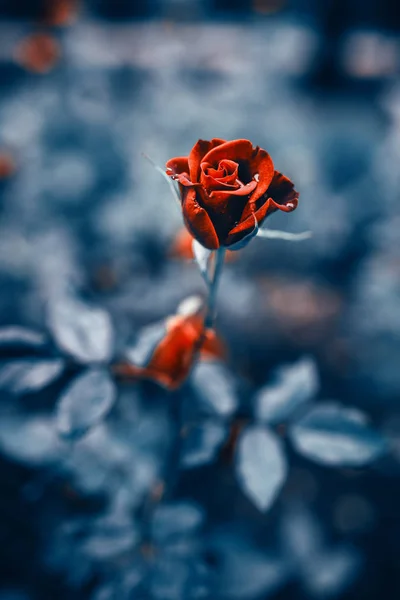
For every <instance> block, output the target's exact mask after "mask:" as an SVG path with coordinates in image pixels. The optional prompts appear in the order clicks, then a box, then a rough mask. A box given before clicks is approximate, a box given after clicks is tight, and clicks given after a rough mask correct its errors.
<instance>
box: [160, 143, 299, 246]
mask: <svg viewBox="0 0 400 600" xmlns="http://www.w3.org/2000/svg"><path fill="white" fill-rule="evenodd" d="M166 172H167V175H169V176H170V177H172V178H173V179H175V180H177V181H178V183H179V190H180V196H181V202H182V212H183V218H184V221H185V224H186V227H187V228H188V230H189V232H190V233H191V234H192V235H193V237H195V238H196V239H197V240H198V241H199V242H200V243H201V244H202V245H203V246H204V247H205V248H208V249H210V250H217V249H218V248H220V247H221V246H226V247H230V248H231V249H232V250H233V249H238V248H239V247H242V246H243V245H245V244H246V243H247V242H248V241H250V239H251V237H252V235H254V234H256V233H257V227H258V225H261V223H262V222H263V221H264V219H265V218H266V217H267V216H268V215H270V214H271V213H273V212H275V211H276V210H283V211H285V212H291V211H292V210H294V209H295V208H296V207H297V203H298V197H299V194H298V192H296V191H295V189H294V185H293V183H292V182H291V181H290V179H288V178H287V177H285V176H284V175H282V173H279V172H278V171H275V170H274V164H273V162H272V159H271V157H270V155H269V154H268V152H266V150H263V149H262V148H259V147H258V146H257V147H255V148H254V147H253V145H252V143H251V142H249V140H232V141H230V142H226V141H225V140H221V139H218V138H215V139H212V140H211V141H210V142H208V141H205V140H199V141H198V142H197V143H196V144H195V145H194V146H193V148H192V150H191V152H190V154H189V156H184V157H183V156H182V157H177V158H171V159H170V160H169V161H168V162H167V164H166Z"/></svg>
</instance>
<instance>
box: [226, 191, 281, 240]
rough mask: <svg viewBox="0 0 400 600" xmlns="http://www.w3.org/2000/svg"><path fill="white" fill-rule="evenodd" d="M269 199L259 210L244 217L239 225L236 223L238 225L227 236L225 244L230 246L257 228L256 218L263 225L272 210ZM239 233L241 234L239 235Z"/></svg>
mask: <svg viewBox="0 0 400 600" xmlns="http://www.w3.org/2000/svg"><path fill="white" fill-rule="evenodd" d="M269 200H270V199H269ZM269 200H267V201H266V202H264V204H263V205H262V206H260V208H259V209H258V210H256V211H255V212H252V213H250V215H249V216H248V217H246V218H244V219H243V220H242V221H240V223H238V225H236V227H234V228H233V229H231V231H230V232H229V234H228V236H227V238H226V239H225V240H224V246H230V245H231V244H233V243H235V242H237V241H238V240H240V239H241V238H242V237H244V236H246V235H248V234H249V233H250V232H251V231H253V230H254V229H255V222H254V219H256V222H257V224H258V225H261V223H262V222H263V221H264V219H265V217H266V216H267V214H268V212H269V210H270V201H269ZM238 234H241V235H240V236H239V237H238Z"/></svg>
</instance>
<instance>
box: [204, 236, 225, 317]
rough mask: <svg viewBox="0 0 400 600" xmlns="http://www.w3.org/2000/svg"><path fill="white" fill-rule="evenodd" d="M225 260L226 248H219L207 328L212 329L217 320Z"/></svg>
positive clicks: (209, 295) (209, 297) (216, 256)
mask: <svg viewBox="0 0 400 600" xmlns="http://www.w3.org/2000/svg"><path fill="white" fill-rule="evenodd" d="M224 260H225V248H219V249H218V250H217V251H216V253H215V269H214V277H213V279H212V282H211V285H210V291H209V294H208V302H207V316H206V327H212V326H213V324H214V319H215V303H216V299H217V289H218V282H219V279H220V277H221V273H222V267H223V266H224Z"/></svg>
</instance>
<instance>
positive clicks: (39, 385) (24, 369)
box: [0, 358, 65, 394]
mask: <svg viewBox="0 0 400 600" xmlns="http://www.w3.org/2000/svg"><path fill="white" fill-rule="evenodd" d="M64 367H65V363H64V360H62V359H58V358H55V359H49V360H44V359H36V358H30V359H19V360H13V361H9V362H7V363H3V364H1V365H0V389H2V390H5V391H7V392H10V393H12V394H27V393H30V392H37V391H38V390H41V389H43V388H44V387H46V386H47V385H49V384H50V383H52V382H53V381H55V380H56V379H57V378H58V377H59V376H60V375H61V373H62V372H63V370H64Z"/></svg>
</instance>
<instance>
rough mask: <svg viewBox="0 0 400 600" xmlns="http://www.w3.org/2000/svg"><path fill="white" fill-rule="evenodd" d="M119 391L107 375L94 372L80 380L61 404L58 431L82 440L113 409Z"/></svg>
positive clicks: (65, 395) (63, 434) (58, 407)
mask: <svg viewBox="0 0 400 600" xmlns="http://www.w3.org/2000/svg"><path fill="white" fill-rule="evenodd" d="M115 399H116V388H115V385H114V382H113V381H112V380H111V378H110V376H109V374H108V372H107V371H105V370H103V369H96V368H93V369H91V370H89V371H86V372H85V373H83V374H82V375H80V376H79V377H77V378H76V379H75V380H74V381H73V382H72V383H71V384H70V385H69V386H68V387H67V389H66V390H64V392H63V393H62V394H61V396H60V398H59V400H58V403H57V409H56V411H57V427H58V431H59V433H60V434H61V435H62V436H64V437H66V438H77V437H80V436H82V435H83V434H84V433H86V431H87V430H88V429H90V427H93V425H95V424H96V423H98V422H99V421H100V420H101V419H102V418H103V417H104V416H105V415H106V414H107V413H108V412H109V411H110V409H111V407H112V405H113V404H114V402H115Z"/></svg>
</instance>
